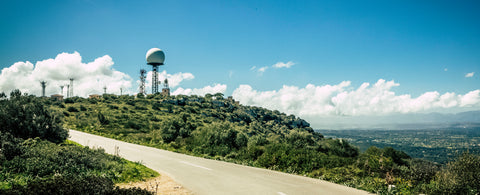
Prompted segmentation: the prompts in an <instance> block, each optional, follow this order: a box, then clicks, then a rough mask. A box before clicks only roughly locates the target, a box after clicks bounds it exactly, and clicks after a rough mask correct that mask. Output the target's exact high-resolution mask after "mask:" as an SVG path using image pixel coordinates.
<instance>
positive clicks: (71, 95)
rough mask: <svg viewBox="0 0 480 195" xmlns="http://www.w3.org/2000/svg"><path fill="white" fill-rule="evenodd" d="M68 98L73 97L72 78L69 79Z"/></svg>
mask: <svg viewBox="0 0 480 195" xmlns="http://www.w3.org/2000/svg"><path fill="white" fill-rule="evenodd" d="M70 97H73V78H70Z"/></svg>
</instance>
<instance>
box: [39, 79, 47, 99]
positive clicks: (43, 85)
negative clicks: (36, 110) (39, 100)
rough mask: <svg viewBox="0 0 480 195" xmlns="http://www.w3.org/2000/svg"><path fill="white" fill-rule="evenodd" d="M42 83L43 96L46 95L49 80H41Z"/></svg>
mask: <svg viewBox="0 0 480 195" xmlns="http://www.w3.org/2000/svg"><path fill="white" fill-rule="evenodd" d="M40 84H41V85H42V97H45V87H46V86H47V82H46V81H40Z"/></svg>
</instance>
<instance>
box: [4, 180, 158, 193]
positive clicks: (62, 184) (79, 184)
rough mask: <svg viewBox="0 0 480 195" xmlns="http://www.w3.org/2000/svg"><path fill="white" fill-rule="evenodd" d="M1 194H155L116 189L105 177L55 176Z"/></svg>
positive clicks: (136, 190) (134, 189)
mask: <svg viewBox="0 0 480 195" xmlns="http://www.w3.org/2000/svg"><path fill="white" fill-rule="evenodd" d="M0 192H1V194H6V195H8V194H12V195H13V194H25V195H30V194H32V195H57V194H58V195H68V194H72V195H73V194H99V195H110V194H112V195H116V194H124V195H127V194H128V195H130V194H131V195H136V194H140V195H143V194H145V195H147V194H148V195H150V194H153V193H152V192H149V191H147V190H144V189H140V188H130V189H121V188H119V187H115V185H114V184H113V182H112V181H111V180H109V179H108V178H105V177H99V176H85V177H78V176H74V177H65V176H61V175H60V176H54V177H51V178H47V179H39V178H37V179H35V180H33V181H31V182H29V183H28V184H27V185H26V186H20V185H14V186H13V187H12V188H11V189H8V190H3V191H0Z"/></svg>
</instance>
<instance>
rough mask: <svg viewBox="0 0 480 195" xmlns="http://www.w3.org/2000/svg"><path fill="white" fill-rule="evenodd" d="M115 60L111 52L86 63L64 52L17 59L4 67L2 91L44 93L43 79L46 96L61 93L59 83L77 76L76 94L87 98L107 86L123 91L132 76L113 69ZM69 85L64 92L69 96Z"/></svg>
mask: <svg viewBox="0 0 480 195" xmlns="http://www.w3.org/2000/svg"><path fill="white" fill-rule="evenodd" d="M113 64H114V62H113V60H112V58H111V57H110V56H108V55H105V56H102V57H99V58H97V59H95V60H94V61H93V62H89V63H83V62H82V57H81V56H80V54H79V53H78V52H74V53H71V54H70V53H61V54H58V55H57V56H56V57H55V59H47V60H43V61H38V62H36V64H35V66H34V65H33V64H32V63H31V62H28V61H27V62H17V63H15V64H13V65H12V66H10V67H7V68H4V69H2V72H1V75H0V91H3V92H6V93H9V92H10V91H12V90H13V89H20V90H21V91H22V92H25V93H29V94H34V95H41V86H40V83H39V82H40V81H47V87H46V95H48V96H49V95H52V94H58V93H61V91H60V85H66V84H68V83H69V78H74V79H75V80H74V84H73V88H74V95H75V96H82V97H86V96H88V95H89V94H94V93H97V94H101V93H103V87H104V86H107V92H108V93H118V94H119V93H120V88H123V92H124V93H131V91H128V90H129V89H130V88H131V87H132V79H131V78H130V76H128V75H127V74H125V73H122V72H119V71H116V70H115V69H113V68H112V66H113ZM66 93H67V87H65V88H64V91H63V94H64V95H66Z"/></svg>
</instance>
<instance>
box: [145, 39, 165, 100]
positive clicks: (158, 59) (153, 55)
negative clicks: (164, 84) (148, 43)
mask: <svg viewBox="0 0 480 195" xmlns="http://www.w3.org/2000/svg"><path fill="white" fill-rule="evenodd" d="M146 58H147V64H148V65H150V66H152V71H153V72H152V94H155V93H158V84H159V81H158V67H159V66H162V65H164V63H163V62H164V61H165V53H163V51H162V50H161V49H158V48H152V49H150V50H148V51H147V56H146Z"/></svg>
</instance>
